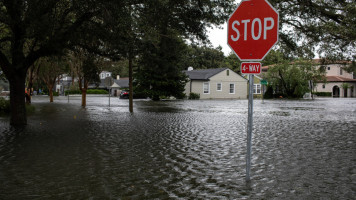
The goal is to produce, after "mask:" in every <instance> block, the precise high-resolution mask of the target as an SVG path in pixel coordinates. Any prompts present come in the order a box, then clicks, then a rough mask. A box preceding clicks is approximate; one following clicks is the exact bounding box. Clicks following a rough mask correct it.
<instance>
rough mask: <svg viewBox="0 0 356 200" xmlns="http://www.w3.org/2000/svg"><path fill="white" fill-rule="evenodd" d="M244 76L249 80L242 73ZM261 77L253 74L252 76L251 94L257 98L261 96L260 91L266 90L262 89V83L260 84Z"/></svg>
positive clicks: (247, 77) (246, 76)
mask: <svg viewBox="0 0 356 200" xmlns="http://www.w3.org/2000/svg"><path fill="white" fill-rule="evenodd" d="M243 77H244V78H246V79H247V80H249V76H248V75H243ZM261 81H262V78H261V77H259V76H257V75H254V76H253V95H254V96H256V97H257V98H262V93H263V92H266V90H264V91H263V88H262V84H261ZM248 87H249V86H248V85H247V91H248Z"/></svg>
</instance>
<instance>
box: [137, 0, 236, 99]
mask: <svg viewBox="0 0 356 200" xmlns="http://www.w3.org/2000/svg"><path fill="white" fill-rule="evenodd" d="M233 2H234V1H233V0H228V1H226V0H224V1H223V0H217V1H212V0H205V1H173V0H169V1H164V0H157V1H146V2H145V3H144V4H143V5H142V9H141V13H140V19H139V20H140V22H139V25H140V28H141V31H142V33H143V34H142V44H143V45H142V47H141V50H142V51H141V52H140V54H139V55H140V64H141V68H140V73H139V76H138V77H137V83H138V85H139V86H140V87H141V88H143V89H144V90H145V91H146V92H147V93H148V94H149V96H150V97H151V98H153V99H155V100H158V99H159V98H160V96H168V97H169V96H175V97H177V98H181V97H182V95H183V91H184V85H185V79H186V77H185V76H184V74H183V73H182V70H183V69H185V68H186V67H188V66H184V68H183V67H182V66H179V64H178V63H180V62H181V61H182V58H183V55H182V52H183V50H184V49H185V48H186V44H185V40H186V39H188V40H192V41H206V40H207V35H206V28H207V27H211V26H212V25H217V24H222V23H223V22H224V21H225V20H226V19H227V17H228V15H229V13H231V11H232V5H233Z"/></svg>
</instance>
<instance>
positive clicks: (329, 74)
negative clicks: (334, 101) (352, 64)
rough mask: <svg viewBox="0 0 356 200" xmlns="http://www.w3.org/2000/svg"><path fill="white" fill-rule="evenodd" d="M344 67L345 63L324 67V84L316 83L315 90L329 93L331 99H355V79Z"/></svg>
mask: <svg viewBox="0 0 356 200" xmlns="http://www.w3.org/2000/svg"><path fill="white" fill-rule="evenodd" d="M345 67H346V65H345V63H342V64H327V65H325V71H326V83H317V85H316V88H315V90H316V91H317V92H330V93H331V94H332V96H333V97H356V79H355V77H354V74H353V73H348V72H347V71H345V69H344V68H345Z"/></svg>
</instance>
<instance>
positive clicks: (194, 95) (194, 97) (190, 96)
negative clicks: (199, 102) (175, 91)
mask: <svg viewBox="0 0 356 200" xmlns="http://www.w3.org/2000/svg"><path fill="white" fill-rule="evenodd" d="M188 99H200V94H198V93H194V92H191V93H189V97H188Z"/></svg>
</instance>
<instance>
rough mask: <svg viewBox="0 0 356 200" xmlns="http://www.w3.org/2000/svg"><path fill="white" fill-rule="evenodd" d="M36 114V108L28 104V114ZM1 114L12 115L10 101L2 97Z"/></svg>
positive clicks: (0, 101)
mask: <svg viewBox="0 0 356 200" xmlns="http://www.w3.org/2000/svg"><path fill="white" fill-rule="evenodd" d="M33 112H35V106H33V105H28V104H26V113H27V114H29V113H33ZM0 113H6V114H9V113H10V100H6V99H4V98H3V97H0Z"/></svg>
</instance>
